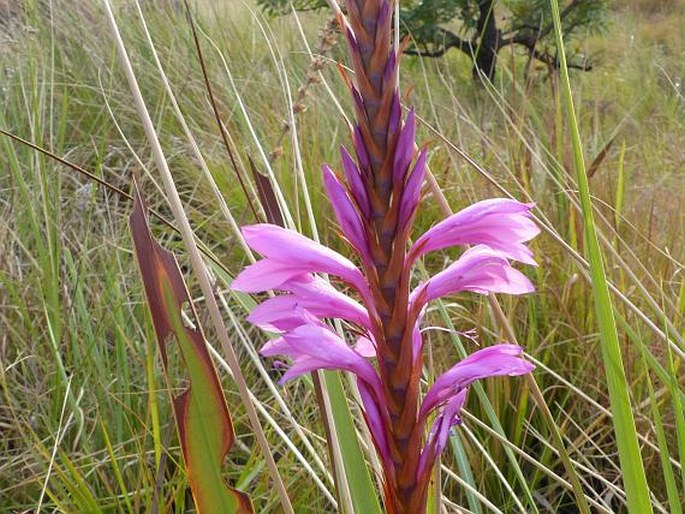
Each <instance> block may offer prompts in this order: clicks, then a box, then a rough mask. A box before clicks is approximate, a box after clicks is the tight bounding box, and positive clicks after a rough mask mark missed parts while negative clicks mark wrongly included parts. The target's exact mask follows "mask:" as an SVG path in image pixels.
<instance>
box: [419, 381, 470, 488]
mask: <svg viewBox="0 0 685 514" xmlns="http://www.w3.org/2000/svg"><path fill="white" fill-rule="evenodd" d="M467 393H468V389H462V390H461V391H459V392H458V393H457V394H455V395H454V396H453V397H452V398H451V399H450V400H449V401H448V402H447V404H446V405H445V408H444V409H443V411H442V412H441V413H440V414H439V415H438V416H437V417H436V418H435V421H434V422H433V426H432V427H431V429H430V432H429V433H428V437H427V438H426V445H425V446H424V448H423V450H422V451H421V458H420V460H419V468H418V471H417V475H418V476H421V475H423V474H424V473H425V472H426V471H427V470H429V469H430V468H432V467H433V464H434V463H435V459H436V457H437V456H438V455H440V454H441V453H442V452H443V450H444V449H445V446H447V438H448V437H449V435H450V428H452V427H453V426H454V425H459V424H461V415H460V412H461V408H462V407H463V406H464V403H465V402H466V394H467Z"/></svg>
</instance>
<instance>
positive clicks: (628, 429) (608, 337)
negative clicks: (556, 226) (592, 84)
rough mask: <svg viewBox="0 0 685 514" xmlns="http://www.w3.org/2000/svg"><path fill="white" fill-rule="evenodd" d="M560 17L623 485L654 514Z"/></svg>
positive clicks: (635, 504)
mask: <svg viewBox="0 0 685 514" xmlns="http://www.w3.org/2000/svg"><path fill="white" fill-rule="evenodd" d="M550 3H551V6H552V15H553V18H554V31H555V35H556V42H557V51H558V53H559V61H560V68H561V89H562V93H563V96H564V101H565V104H566V111H567V116H568V119H569V125H570V134H571V144H572V148H573V163H574V167H575V170H576V177H577V180H578V189H579V193H580V202H581V208H582V212H583V229H584V234H585V244H586V248H585V252H586V254H587V259H588V261H589V263H590V273H591V275H592V288H593V293H594V297H595V311H596V314H597V322H598V325H599V333H600V344H601V347H602V358H603V360H604V367H605V373H606V376H607V383H608V386H609V397H610V401H611V410H612V412H613V414H614V432H615V433H616V443H617V446H618V453H619V460H620V463H621V470H622V472H623V483H624V487H625V491H626V496H627V500H628V510H629V512H631V513H636V514H647V513H650V512H653V511H652V504H651V502H650V500H649V487H648V485H647V477H646V476H645V470H644V465H643V462H642V455H641V454H640V447H639V445H638V441H637V429H636V428H635V420H634V418H633V411H632V408H631V404H630V396H629V394H628V391H629V390H630V384H629V383H628V380H627V378H626V373H625V370H624V368H623V357H622V355H621V347H620V345H619V340H618V331H617V329H616V321H615V319H614V310H613V305H612V303H611V297H610V296H609V287H608V285H607V276H606V272H605V270H604V262H603V258H602V252H601V249H600V246H599V240H598V238H597V231H596V228H595V223H594V215H593V211H592V200H591V199H590V186H589V182H588V177H587V173H586V171H585V162H584V160H583V150H582V147H581V142H580V132H579V129H578V122H577V120H576V116H575V111H574V107H573V97H572V94H571V81H570V79H569V74H568V68H567V66H566V55H565V52H564V44H563V39H562V33H561V21H560V19H559V4H558V0H550Z"/></svg>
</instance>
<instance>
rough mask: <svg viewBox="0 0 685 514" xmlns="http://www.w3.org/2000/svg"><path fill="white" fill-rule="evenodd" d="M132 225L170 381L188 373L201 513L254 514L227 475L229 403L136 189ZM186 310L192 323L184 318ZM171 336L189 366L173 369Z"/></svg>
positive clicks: (185, 434)
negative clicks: (225, 468) (225, 477)
mask: <svg viewBox="0 0 685 514" xmlns="http://www.w3.org/2000/svg"><path fill="white" fill-rule="evenodd" d="M130 226H131V233H132V235H133V241H134V246H135V253H136V258H137V260H138V265H139V267H140V272H141V276H142V278H143V284H144V286H145V296H146V297H147V302H148V305H149V307H150V312H151V314H152V321H153V324H154V327H155V333H156V335H157V343H158V346H159V351H160V354H161V356H162V362H163V364H164V371H165V373H166V376H167V382H170V381H169V376H170V375H173V376H180V375H182V374H184V375H185V377H186V378H187V380H188V383H189V385H188V387H187V388H186V389H185V390H184V391H183V392H182V393H181V394H179V395H178V396H176V397H175V398H174V401H173V404H174V417H175V418H176V427H177V429H178V435H179V439H180V442H181V450H182V452H183V461H184V462H185V466H186V471H187V474H188V481H189V482H190V488H191V490H192V493H193V499H194V500H195V506H196V508H197V511H198V512H200V513H203V512H204V513H211V512H222V513H227V514H234V513H252V512H254V510H253V508H252V503H251V501H250V498H249V497H248V496H247V495H246V494H245V493H242V492H240V491H238V490H236V489H232V488H230V487H228V485H227V484H226V482H225V481H224V479H223V477H222V474H221V468H222V464H223V461H224V459H225V457H226V454H227V453H228V451H229V450H230V449H231V446H233V441H234V439H235V435H234V432H233V424H232V422H231V417H230V415H229V413H228V408H227V407H226V399H225V397H224V394H223V390H222V388H221V383H220V382H219V377H218V375H217V373H216V369H215V368H214V364H213V362H212V359H211V357H210V355H209V352H208V350H207V347H206V343H205V338H204V335H203V333H202V329H201V328H200V326H199V324H198V323H197V316H196V314H195V311H194V309H193V306H192V303H191V301H190V296H189V295H188V291H187V289H186V285H185V283H184V282H183V277H182V275H181V272H180V270H179V268H178V263H177V262H176V259H175V257H174V255H173V254H172V253H171V252H169V251H167V250H165V249H164V248H162V247H161V246H160V245H159V244H158V243H157V242H156V241H155V240H154V239H153V238H152V234H151V232H150V228H149V226H148V224H147V218H146V216H145V207H144V205H143V200H142V197H141V195H140V191H139V190H138V188H137V185H136V197H135V205H134V208H133V213H132V214H131V218H130ZM184 308H185V309H187V315H188V318H189V320H187V319H184V318H183V309H184ZM191 324H194V326H192V325H191ZM172 338H173V339H174V340H175V341H176V343H177V345H178V350H179V351H180V352H181V357H182V361H183V365H184V367H183V369H180V370H176V369H174V370H170V369H169V360H168V358H167V351H168V345H169V343H170V340H171V339H172ZM183 372H185V373H183ZM171 389H172V388H171V387H169V390H170V391H171Z"/></svg>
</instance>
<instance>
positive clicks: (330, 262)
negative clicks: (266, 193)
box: [233, 223, 367, 295]
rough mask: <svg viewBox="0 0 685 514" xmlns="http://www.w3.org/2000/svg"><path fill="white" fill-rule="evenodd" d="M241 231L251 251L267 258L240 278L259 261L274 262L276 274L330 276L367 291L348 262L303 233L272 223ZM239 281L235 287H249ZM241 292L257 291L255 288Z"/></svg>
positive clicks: (263, 266)
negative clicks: (321, 274) (328, 274)
mask: <svg viewBox="0 0 685 514" xmlns="http://www.w3.org/2000/svg"><path fill="white" fill-rule="evenodd" d="M242 232H243V236H244V237H245V241H246V242H247V244H248V245H249V246H250V248H252V249H253V250H255V251H257V252H259V253H260V254H262V255H263V256H264V257H266V259H264V260H262V261H259V262H257V263H255V264H252V265H251V266H249V267H248V268H247V269H246V270H245V271H243V273H241V275H243V274H244V273H246V272H247V271H248V270H249V269H250V268H252V267H254V266H256V265H257V264H260V262H264V261H267V262H272V263H274V264H273V265H272V266H273V269H274V272H279V273H280V275H283V276H284V275H288V277H289V278H291V277H294V276H296V275H301V274H304V273H330V274H331V275H336V276H339V277H341V278H342V279H344V280H345V281H347V282H348V283H349V284H351V285H353V286H355V287H356V288H357V290H358V291H359V292H360V293H361V294H362V295H365V294H366V292H367V286H366V284H365V282H364V277H363V275H362V274H361V272H360V271H359V270H358V269H357V267H356V266H355V265H354V264H353V263H352V262H351V261H350V260H349V259H347V258H345V257H343V256H342V255H340V254H339V253H337V252H335V251H333V250H331V249H330V248H328V247H326V246H323V245H322V244H320V243H317V242H315V241H312V240H311V239H309V238H307V237H305V236H303V235H302V234H299V233H297V232H295V231H293V230H288V229H285V228H282V227H279V226H277V225H271V224H269V223H262V224H258V225H248V226H246V227H243V228H242ZM260 266H261V267H262V268H266V269H260V270H259V271H260V272H264V271H267V269H268V267H267V265H266V264H260ZM258 269H259V268H258ZM256 273H257V271H254V272H253V273H252V274H250V276H249V278H250V280H254V279H255V276H254V275H255V274H256ZM239 278H241V276H238V277H237V278H236V280H235V281H234V284H235V282H236V281H237V282H238V284H239V286H246V287H250V286H249V285H248V284H245V282H246V281H247V279H246V278H244V277H243V278H242V279H241V280H240V281H238V279H239ZM264 281H265V282H276V281H277V280H269V279H266V278H265V280H264ZM279 285H280V284H279ZM233 287H234V288H235V287H236V286H233ZM239 290H241V291H245V292H254V288H250V289H249V290H248V289H239ZM264 290H265V289H262V291H264Z"/></svg>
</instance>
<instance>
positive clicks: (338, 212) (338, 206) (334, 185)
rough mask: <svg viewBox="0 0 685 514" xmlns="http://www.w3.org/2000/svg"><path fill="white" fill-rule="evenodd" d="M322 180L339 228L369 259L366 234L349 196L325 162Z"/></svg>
mask: <svg viewBox="0 0 685 514" xmlns="http://www.w3.org/2000/svg"><path fill="white" fill-rule="evenodd" d="M323 182H324V185H325V186H326V192H327V193H328V199H329V200H330V202H331V206H332V207H333V212H335V217H336V218H338V223H339V224H340V229H341V230H342V232H343V234H345V237H346V238H347V240H348V241H349V242H350V243H352V246H354V247H355V248H356V250H357V252H359V254H360V255H361V256H362V258H363V259H365V260H369V259H370V255H369V249H368V246H369V245H368V243H367V241H366V234H365V233H364V227H363V226H362V222H361V220H360V219H359V214H358V213H357V210H356V209H355V208H354V205H353V204H352V201H351V200H350V197H349V196H347V191H345V188H344V187H343V185H342V184H341V183H340V181H339V180H338V177H336V176H335V174H334V173H333V171H332V170H331V169H330V168H329V167H328V166H326V165H325V164H324V165H323Z"/></svg>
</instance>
